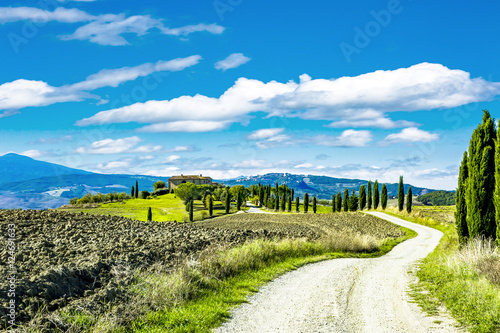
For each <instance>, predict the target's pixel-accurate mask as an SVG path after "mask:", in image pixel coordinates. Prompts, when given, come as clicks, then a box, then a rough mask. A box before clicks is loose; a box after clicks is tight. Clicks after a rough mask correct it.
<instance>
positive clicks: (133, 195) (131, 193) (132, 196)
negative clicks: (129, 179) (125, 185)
mask: <svg viewBox="0 0 500 333" xmlns="http://www.w3.org/2000/svg"><path fill="white" fill-rule="evenodd" d="M133 198H135V187H134V186H133V185H132V189H131V190H130V199H133Z"/></svg>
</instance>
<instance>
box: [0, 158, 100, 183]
mask: <svg viewBox="0 0 500 333" xmlns="http://www.w3.org/2000/svg"><path fill="white" fill-rule="evenodd" d="M70 174H77V175H88V174H92V173H91V172H88V171H83V170H78V169H71V168H68V167H65V166H62V165H58V164H53V163H48V162H42V161H37V160H34V159H32V158H30V157H27V156H23V155H18V154H6V155H3V156H0V184H1V183H5V182H19V181H25V180H29V179H36V178H41V177H57V176H63V175H70Z"/></svg>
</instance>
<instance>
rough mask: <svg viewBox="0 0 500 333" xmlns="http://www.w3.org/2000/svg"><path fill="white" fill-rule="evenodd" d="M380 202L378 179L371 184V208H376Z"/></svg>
mask: <svg viewBox="0 0 500 333" xmlns="http://www.w3.org/2000/svg"><path fill="white" fill-rule="evenodd" d="M379 202H380V193H379V191H378V180H376V181H375V183H374V184H373V209H377V208H378V204H379Z"/></svg>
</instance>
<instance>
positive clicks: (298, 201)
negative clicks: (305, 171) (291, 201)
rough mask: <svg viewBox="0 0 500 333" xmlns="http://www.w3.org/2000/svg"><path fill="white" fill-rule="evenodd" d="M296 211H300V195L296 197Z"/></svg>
mask: <svg viewBox="0 0 500 333" xmlns="http://www.w3.org/2000/svg"><path fill="white" fill-rule="evenodd" d="M295 211H296V212H297V213H298V212H300V199H299V197H298V196H297V198H296V199H295Z"/></svg>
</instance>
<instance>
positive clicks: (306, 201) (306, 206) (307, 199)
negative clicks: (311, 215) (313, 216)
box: [304, 193, 309, 213]
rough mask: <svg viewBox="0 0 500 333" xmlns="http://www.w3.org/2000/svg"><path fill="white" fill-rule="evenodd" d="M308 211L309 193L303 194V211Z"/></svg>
mask: <svg viewBox="0 0 500 333" xmlns="http://www.w3.org/2000/svg"><path fill="white" fill-rule="evenodd" d="M308 211H309V194H307V193H306V194H304V213H307V212H308Z"/></svg>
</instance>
